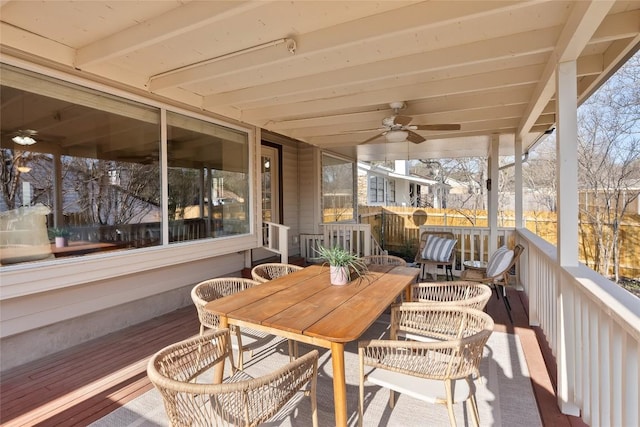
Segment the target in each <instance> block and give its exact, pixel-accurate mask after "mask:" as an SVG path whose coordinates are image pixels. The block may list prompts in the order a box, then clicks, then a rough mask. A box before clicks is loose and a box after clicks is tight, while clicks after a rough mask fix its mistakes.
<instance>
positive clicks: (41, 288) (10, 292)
mask: <svg viewBox="0 0 640 427" xmlns="http://www.w3.org/2000/svg"><path fill="white" fill-rule="evenodd" d="M0 62H1V63H2V64H6V65H8V66H12V67H16V68H20V69H23V70H25V71H27V72H33V73H38V74H42V75H44V76H48V77H51V78H54V79H59V80H61V81H63V82H67V83H72V84H77V85H79V86H83V87H86V88H88V89H92V90H97V91H101V92H104V93H107V94H109V95H112V96H117V97H120V98H123V99H125V100H130V101H135V102H140V103H143V104H145V105H148V106H150V107H154V108H158V109H159V112H160V129H161V131H160V138H161V156H160V165H161V178H160V180H161V189H162V190H161V192H162V194H161V196H162V206H163V210H162V221H163V236H167V235H168V226H169V224H168V211H167V201H168V189H167V186H166V183H167V160H166V155H167V128H166V126H167V117H166V113H167V111H171V112H174V113H177V114H182V115H185V116H189V117H193V118H195V119H199V120H204V121H207V122H210V123H212V124H217V125H220V126H224V127H228V128H231V129H235V130H238V131H241V132H245V133H246V134H247V144H248V157H249V158H248V179H249V197H250V198H251V200H250V201H249V232H248V233H247V234H242V235H237V236H225V237H218V238H207V239H202V240H194V241H187V242H180V243H172V244H170V245H169V244H168V241H167V240H168V239H167V238H166V237H163V242H162V245H158V246H152V247H147V248H137V249H128V250H126V251H112V252H102V253H96V254H91V255H85V256H81V257H70V258H59V259H47V260H41V261H33V262H28V263H20V264H11V265H3V266H2V267H1V270H2V283H1V284H0V288H1V289H2V292H1V293H0V300H4V299H9V298H15V297H19V296H24V295H31V294H36V293H41V292H46V291H50V290H54V289H60V288H66V287H71V286H78V285H84V284H87V283H91V282H96V281H101V280H108V279H111V278H116V277H120V276H125V275H130V274H135V273H139V272H142V271H146V270H152V269H156V268H166V267H170V266H172V265H177V264H182V263H185V262H194V261H198V260H203V259H208V258H212V257H216V256H220V255H226V254H233V253H237V252H241V251H247V250H250V249H252V248H255V247H258V246H259V236H258V229H259V227H258V226H257V224H256V221H257V218H256V212H258V209H259V207H258V206H256V203H257V200H258V193H259V189H258V188H257V184H256V180H257V175H258V174H257V173H256V165H257V164H258V161H259V159H257V158H256V156H259V152H260V150H259V149H258V147H259V144H260V140H259V131H258V130H257V129H256V128H255V127H252V126H248V125H242V124H239V123H234V122H232V121H223V120H220V119H218V118H215V117H212V116H208V115H206V114H202V113H201V112H197V111H195V110H189V109H186V108H183V107H179V106H176V105H173V104H168V103H164V102H161V101H159V100H156V99H153V98H151V97H149V98H147V97H145V96H142V95H139V94H137V93H133V92H128V91H125V90H123V89H120V88H115V87H111V86H109V85H106V84H104V83H98V82H95V81H92V80H89V79H86V78H83V77H79V76H77V75H73V74H69V73H66V72H64V71H61V70H56V69H50V68H48V67H44V66H41V65H37V64H33V63H30V62H27V61H23V60H20V59H17V58H13V57H9V56H6V57H3V58H2V59H1V60H0ZM185 247H188V250H185ZM132 257H133V258H132Z"/></svg>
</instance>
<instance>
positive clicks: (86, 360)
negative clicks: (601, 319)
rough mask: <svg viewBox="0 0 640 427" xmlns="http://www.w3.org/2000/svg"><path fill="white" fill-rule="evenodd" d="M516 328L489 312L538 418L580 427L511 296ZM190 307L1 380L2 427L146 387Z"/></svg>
mask: <svg viewBox="0 0 640 427" xmlns="http://www.w3.org/2000/svg"><path fill="white" fill-rule="evenodd" d="M510 295H511V302H512V306H513V312H512V313H513V317H514V324H511V323H510V322H509V320H508V318H507V315H506V310H505V307H504V305H503V303H502V301H501V300H497V299H496V298H495V297H493V298H492V299H491V301H490V303H489V305H488V307H487V311H488V312H489V314H491V315H492V317H493V318H494V320H495V322H496V330H499V331H502V332H511V333H516V334H518V335H519V336H520V340H521V342H522V345H523V348H524V352H525V357H526V359H527V364H528V366H529V370H530V372H531V376H532V384H533V387H534V392H535V394H536V399H537V401H538V407H539V408H540V415H541V418H542V420H543V422H544V425H546V426H580V425H582V423H581V421H580V420H579V419H577V418H575V417H567V416H564V415H562V414H561V413H560V412H559V410H558V406H557V404H556V397H555V394H554V391H553V390H554V387H553V382H552V378H551V377H550V376H549V375H548V373H547V367H546V364H545V360H544V359H543V350H541V349H540V346H539V345H538V341H537V338H536V333H535V330H533V329H531V328H529V327H528V326H527V320H526V313H525V310H524V306H523V304H522V301H521V300H520V293H517V292H512V293H511V294H510ZM198 327H199V324H198V319H197V314H196V311H195V309H194V308H193V307H186V308H183V309H180V310H177V311H175V312H172V313H170V314H167V315H164V316H162V317H158V318H156V319H152V320H150V321H148V322H144V323H141V324H138V325H135V326H132V327H129V328H127V329H124V330H122V331H119V332H116V333H113V334H110V335H107V336H105V337H102V338H98V339H95V340H92V341H89V342H87V343H84V344H82V345H79V346H76V347H73V348H71V349H69V350H66V351H63V352H60V353H57V354H55V355H52V356H50V357H47V358H45V359H42V360H38V361H35V362H32V363H28V364H26V365H23V366H21V367H19V368H16V369H14V370H11V371H9V372H7V373H5V374H3V375H2V378H1V382H0V424H1V425H2V426H7V427H9V426H27V425H28V426H86V425H87V424H90V423H91V422H93V421H95V420H97V419H99V418H101V417H103V416H104V415H106V414H108V413H109V412H111V411H113V410H115V409H117V408H118V407H120V406H122V405H124V404H125V403H127V402H128V401H130V400H131V399H134V398H135V397H137V396H139V395H140V394H142V393H144V392H146V391H148V390H150V389H151V387H152V385H151V384H150V383H149V381H148V380H147V376H146V363H147V360H148V358H149V357H150V356H151V355H152V354H153V353H154V352H156V351H157V350H159V349H160V348H162V347H164V346H166V345H168V344H170V343H173V342H176V341H179V340H182V339H186V338H188V337H190V336H192V335H194V334H196V333H197V332H198Z"/></svg>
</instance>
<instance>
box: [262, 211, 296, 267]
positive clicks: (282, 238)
mask: <svg viewBox="0 0 640 427" xmlns="http://www.w3.org/2000/svg"><path fill="white" fill-rule="evenodd" d="M289 228H290V227H287V226H286V225H282V224H276V223H275V222H269V221H263V222H262V247H263V248H264V249H267V250H269V251H271V252H275V253H277V254H280V262H283V263H287V262H289Z"/></svg>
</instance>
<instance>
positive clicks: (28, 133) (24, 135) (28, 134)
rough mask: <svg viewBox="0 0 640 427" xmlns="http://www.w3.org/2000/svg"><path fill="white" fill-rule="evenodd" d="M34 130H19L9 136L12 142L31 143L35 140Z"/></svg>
mask: <svg viewBox="0 0 640 427" xmlns="http://www.w3.org/2000/svg"><path fill="white" fill-rule="evenodd" d="M36 133H37V132H36V131H34V130H30V129H28V130H20V131H18V133H17V135H16V136H14V137H13V138H11V140H12V141H13V142H15V143H16V144H18V145H33V144H35V143H36V142H37V141H36V140H35V139H34V138H33V137H34V136H35V135H36Z"/></svg>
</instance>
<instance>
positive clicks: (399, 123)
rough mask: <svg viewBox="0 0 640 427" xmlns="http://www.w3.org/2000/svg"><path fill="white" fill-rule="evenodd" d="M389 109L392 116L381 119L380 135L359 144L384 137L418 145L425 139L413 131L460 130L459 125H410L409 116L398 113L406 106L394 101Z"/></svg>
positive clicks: (391, 140)
mask: <svg viewBox="0 0 640 427" xmlns="http://www.w3.org/2000/svg"><path fill="white" fill-rule="evenodd" d="M389 107H391V109H392V110H393V116H390V117H385V118H384V119H382V126H383V128H384V129H378V130H382V131H383V132H382V133H379V134H378V135H376V136H373V137H371V138H369V139H367V140H365V141H362V142H361V143H360V144H366V143H368V142H370V141H373V140H375V139H378V138H379V137H381V136H384V137H385V139H386V140H387V142H405V141H410V142H413V143H414V144H419V143H421V142H424V141H426V139H425V138H424V137H423V136H422V135H420V134H418V133H416V132H414V131H415V130H426V131H447V130H460V125H459V124H452V123H446V124H432V125H412V124H411V120H413V117H409V116H400V115H398V112H399V111H400V110H402V109H404V108H406V104H405V103H404V102H402V101H394V102H390V103H389Z"/></svg>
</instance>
